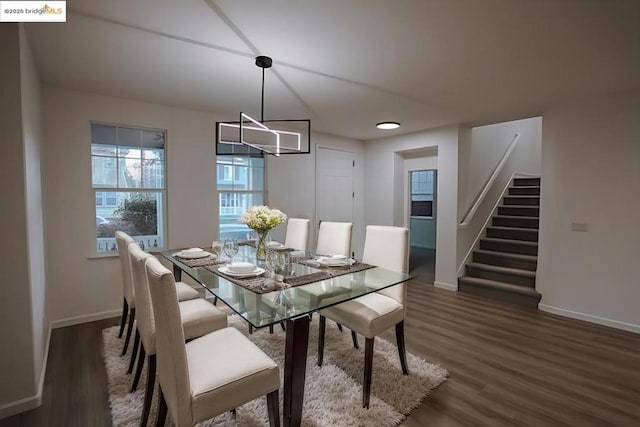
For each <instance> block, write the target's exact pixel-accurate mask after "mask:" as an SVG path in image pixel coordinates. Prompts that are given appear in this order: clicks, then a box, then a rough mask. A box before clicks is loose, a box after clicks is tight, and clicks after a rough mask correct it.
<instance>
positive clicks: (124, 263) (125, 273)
mask: <svg viewBox="0 0 640 427" xmlns="http://www.w3.org/2000/svg"><path fill="white" fill-rule="evenodd" d="M129 243H135V240H133V237H131V236H129V235H128V234H127V233H125V232H124V231H116V245H117V246H118V258H120V271H121V273H122V293H123V294H124V298H125V299H126V300H127V304H129V307H131V308H133V307H135V300H134V297H133V295H134V293H133V283H132V282H131V264H130V263H129V250H128V249H127V246H129Z"/></svg>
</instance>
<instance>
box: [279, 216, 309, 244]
mask: <svg viewBox="0 0 640 427" xmlns="http://www.w3.org/2000/svg"><path fill="white" fill-rule="evenodd" d="M310 227H311V220H309V219H304V218H289V221H287V235H286V237H285V240H284V245H285V246H286V247H287V248H291V249H295V250H298V251H306V250H307V246H308V244H309V228H310Z"/></svg>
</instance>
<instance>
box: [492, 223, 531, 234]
mask: <svg viewBox="0 0 640 427" xmlns="http://www.w3.org/2000/svg"><path fill="white" fill-rule="evenodd" d="M487 228H493V229H496V230H505V231H526V232H529V233H537V232H538V229H537V228H523V227H506V226H504V225H488V226H487Z"/></svg>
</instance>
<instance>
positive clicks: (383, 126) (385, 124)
mask: <svg viewBox="0 0 640 427" xmlns="http://www.w3.org/2000/svg"><path fill="white" fill-rule="evenodd" d="M376 127H377V128H378V129H384V130H390V129H398V128H399V127H400V123H398V122H380V123H378V124H376Z"/></svg>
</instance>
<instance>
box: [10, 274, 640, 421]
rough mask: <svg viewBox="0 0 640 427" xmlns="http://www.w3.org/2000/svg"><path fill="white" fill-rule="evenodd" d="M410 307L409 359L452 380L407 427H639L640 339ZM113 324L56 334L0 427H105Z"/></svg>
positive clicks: (419, 287)
mask: <svg viewBox="0 0 640 427" xmlns="http://www.w3.org/2000/svg"><path fill="white" fill-rule="evenodd" d="M408 300H409V305H408V311H407V320H406V338H407V347H408V350H409V351H411V352H412V353H415V354H418V355H420V356H422V357H424V358H425V359H427V360H430V361H433V362H437V363H440V364H441V365H442V366H444V367H446V368H447V369H448V370H449V372H450V378H449V380H448V381H447V382H445V383H444V384H443V385H441V386H440V387H439V388H438V389H437V390H436V391H435V392H434V393H433V394H432V395H431V396H430V397H428V398H427V399H426V400H425V401H424V402H423V403H422V405H421V406H420V407H419V408H417V409H416V410H414V411H413V412H412V413H411V415H410V416H409V417H408V418H407V420H406V421H405V425H406V426H427V425H428V426H470V425H474V426H477V425H483V426H500V425H508V426H556V425H570V426H604V425H616V426H639V425H640V335H637V334H632V333H628V332H624V331H618V330H615V329H610V328H606V327H601V326H597V325H593V324H589V323H585V322H581V321H577V320H572V319H567V318H562V317H558V316H554V315H550V314H546V313H543V312H540V311H537V310H532V309H524V308H520V307H515V306H509V305H505V304H502V303H498V302H492V301H488V300H483V299H481V298H478V297H474V296H466V295H461V294H456V293H453V292H450V291H444V290H440V289H436V288H434V287H433V286H431V285H429V284H426V283H424V282H419V281H415V280H414V281H413V282H412V283H411V284H410V285H409V293H408ZM116 323H117V319H112V320H109V321H100V322H93V323H88V324H84V325H78V326H72V327H68V328H63V329H57V330H55V331H54V332H53V335H52V337H51V351H50V354H49V366H48V368H47V374H46V379H45V390H44V396H43V404H42V406H41V407H40V408H38V409H35V410H33V411H29V412H27V413H24V414H21V415H18V416H15V417H11V418H6V419H4V420H0V427H5V426H11V427H13V426H29V427H37V426H83V427H85V426H91V427H93V426H108V425H111V420H110V413H109V404H108V401H107V391H106V378H105V375H106V374H105V370H104V365H103V364H102V345H101V334H100V330H101V329H102V328H104V327H107V326H111V325H114V324H116ZM386 338H390V339H393V335H392V334H391V335H388V336H387V337H386ZM374 369H375V367H374ZM373 393H375V384H373Z"/></svg>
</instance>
